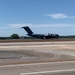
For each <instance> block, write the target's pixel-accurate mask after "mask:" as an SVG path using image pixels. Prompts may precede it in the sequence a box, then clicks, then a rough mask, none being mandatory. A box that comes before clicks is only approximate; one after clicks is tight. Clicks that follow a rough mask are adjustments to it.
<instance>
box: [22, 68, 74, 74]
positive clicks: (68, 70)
mask: <svg viewBox="0 0 75 75" xmlns="http://www.w3.org/2000/svg"><path fill="white" fill-rule="evenodd" d="M70 71H75V69H67V70H55V71H41V72H31V73H21V75H31V74H41V73H58V72H70Z"/></svg>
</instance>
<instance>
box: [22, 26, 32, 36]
mask: <svg viewBox="0 0 75 75" xmlns="http://www.w3.org/2000/svg"><path fill="white" fill-rule="evenodd" d="M22 28H24V30H25V31H26V32H27V33H28V35H31V34H33V32H32V30H31V29H30V28H29V27H28V26H25V27H22Z"/></svg>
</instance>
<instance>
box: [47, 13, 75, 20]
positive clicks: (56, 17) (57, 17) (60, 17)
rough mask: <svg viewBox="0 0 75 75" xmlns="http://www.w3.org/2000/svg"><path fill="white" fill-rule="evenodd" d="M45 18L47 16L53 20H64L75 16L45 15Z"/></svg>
mask: <svg viewBox="0 0 75 75" xmlns="http://www.w3.org/2000/svg"><path fill="white" fill-rule="evenodd" d="M46 16H49V17H51V18H54V19H64V18H75V16H68V15H66V14H62V13H58V14H46Z"/></svg>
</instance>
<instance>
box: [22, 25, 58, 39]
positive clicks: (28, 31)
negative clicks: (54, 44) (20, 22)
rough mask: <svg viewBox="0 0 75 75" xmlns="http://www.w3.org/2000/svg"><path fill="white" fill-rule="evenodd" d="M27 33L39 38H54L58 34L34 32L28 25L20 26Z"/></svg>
mask: <svg viewBox="0 0 75 75" xmlns="http://www.w3.org/2000/svg"><path fill="white" fill-rule="evenodd" d="M22 28H23V29H24V30H25V31H26V32H27V33H28V34H27V35H28V36H31V37H34V38H39V39H54V38H57V39H58V38H59V35H58V34H49V33H48V34H47V35H45V34H34V33H33V31H32V30H31V29H30V28H29V27H28V26H25V27H22Z"/></svg>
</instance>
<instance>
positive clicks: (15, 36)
mask: <svg viewBox="0 0 75 75" xmlns="http://www.w3.org/2000/svg"><path fill="white" fill-rule="evenodd" d="M11 38H12V39H19V38H20V37H19V35H18V34H12V35H11Z"/></svg>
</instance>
